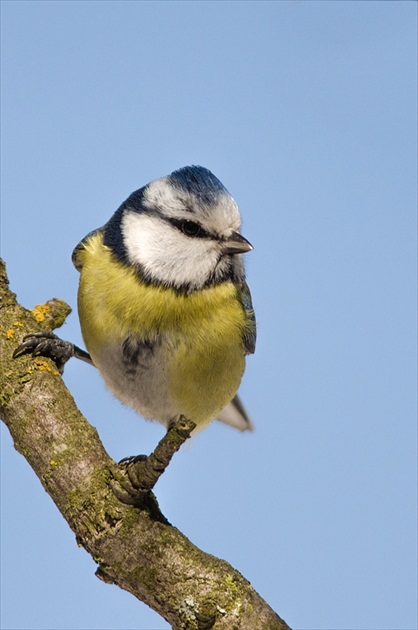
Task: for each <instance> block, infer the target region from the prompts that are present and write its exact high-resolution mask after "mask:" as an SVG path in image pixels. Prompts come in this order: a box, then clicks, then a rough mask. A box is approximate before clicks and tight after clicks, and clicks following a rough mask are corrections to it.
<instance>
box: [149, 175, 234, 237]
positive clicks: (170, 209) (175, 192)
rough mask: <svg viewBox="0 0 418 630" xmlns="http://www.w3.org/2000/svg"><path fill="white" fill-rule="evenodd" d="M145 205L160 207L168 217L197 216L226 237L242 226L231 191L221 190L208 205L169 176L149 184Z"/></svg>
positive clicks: (204, 223)
mask: <svg viewBox="0 0 418 630" xmlns="http://www.w3.org/2000/svg"><path fill="white" fill-rule="evenodd" d="M143 205H144V206H145V208H149V209H150V210H151V209H157V210H159V211H160V212H161V213H162V214H164V216H166V217H167V218H176V219H190V220H191V221H193V220H195V219H196V220H198V221H199V222H200V224H201V225H202V227H203V228H204V229H205V230H206V231H207V232H209V233H211V234H219V235H220V236H222V237H225V238H228V236H230V235H231V234H232V232H238V231H239V228H240V225H241V217H240V213H239V209H238V206H237V204H236V203H235V200H234V199H233V197H231V195H230V194H229V193H227V192H224V193H223V192H220V193H219V196H218V197H217V198H216V200H215V201H214V202H213V203H211V204H210V205H208V204H207V203H205V202H204V201H202V200H201V199H199V197H197V196H196V195H194V194H193V193H190V192H187V191H186V190H181V189H180V188H175V187H174V186H173V185H172V184H171V183H170V181H169V180H168V178H167V177H162V178H161V179H157V180H155V181H154V182H151V183H150V184H148V186H147V187H146V189H145V191H144V199H143Z"/></svg>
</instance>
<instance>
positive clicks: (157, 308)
mask: <svg viewBox="0 0 418 630" xmlns="http://www.w3.org/2000/svg"><path fill="white" fill-rule="evenodd" d="M78 256H79V259H80V263H81V267H82V268H81V277H80V286H79V294H78V308H79V315H80V323H81V328H82V333H83V337H84V341H85V344H86V347H87V349H88V351H89V352H90V354H91V356H92V358H93V361H94V362H95V363H96V365H97V367H98V368H99V370H100V364H99V363H100V360H99V357H100V352H101V349H102V348H103V347H104V346H106V345H108V344H109V342H112V344H113V345H114V342H118V341H120V343H121V344H122V342H123V340H124V339H126V337H127V336H136V337H138V338H141V339H149V340H151V341H153V340H157V339H162V340H163V341H162V343H163V348H162V352H163V357H164V360H163V361H162V362H161V370H163V371H165V374H166V377H167V378H166V380H167V383H168V385H167V391H166V392H161V397H162V399H163V398H164V397H165V404H166V406H167V405H168V401H169V403H170V405H171V406H172V408H173V412H174V411H176V413H183V414H184V415H186V416H187V417H188V418H190V419H192V420H194V421H195V422H197V423H200V424H202V423H203V424H204V423H205V422H207V421H209V420H210V419H211V418H213V417H214V416H215V415H216V414H217V413H218V412H219V411H220V410H221V409H222V408H223V407H224V406H225V405H226V404H227V403H228V402H229V401H230V400H231V398H232V397H233V396H234V395H235V393H236V391H237V389H238V386H239V383H240V380H241V377H242V374H243V371H244V364H245V358H244V347H243V342H242V337H243V332H244V326H245V316H244V310H243V307H242V305H241V303H240V301H239V299H238V294H237V289H236V287H235V285H234V284H233V283H232V282H225V283H222V284H220V285H217V286H214V287H209V288H206V289H203V290H201V291H197V292H195V293H192V294H190V295H183V294H179V293H177V292H176V291H174V290H173V289H170V288H162V287H156V286H152V285H145V284H144V283H143V282H141V281H140V279H139V278H138V276H137V274H136V273H135V272H134V270H133V269H131V268H129V267H126V266H125V265H123V264H122V263H120V262H119V261H117V260H116V259H115V258H114V257H113V256H112V254H111V252H110V250H109V248H107V247H105V246H104V245H103V243H102V236H101V234H96V235H94V236H93V237H91V238H90V239H89V240H88V241H87V243H86V245H85V249H84V250H82V251H80V252H79V254H78ZM105 376H106V375H105ZM110 378H111V375H107V379H106V380H107V381H108V380H109V379H110ZM110 387H111V385H110ZM116 395H117V394H116ZM125 402H126V401H125ZM129 404H131V403H129ZM132 406H134V407H135V408H136V409H137V410H139V411H140V412H141V405H140V401H138V404H137V405H135V404H132ZM158 408H159V407H158V405H156V413H158ZM161 408H162V407H161ZM170 408H171V407H170ZM155 419H156V420H160V421H164V422H165V419H162V418H157V417H156V418H155Z"/></svg>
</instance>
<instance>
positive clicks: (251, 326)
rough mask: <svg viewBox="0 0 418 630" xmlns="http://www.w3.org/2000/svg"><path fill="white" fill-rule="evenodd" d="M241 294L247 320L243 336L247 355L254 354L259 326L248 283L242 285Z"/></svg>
mask: <svg viewBox="0 0 418 630" xmlns="http://www.w3.org/2000/svg"><path fill="white" fill-rule="evenodd" d="M240 292H241V301H242V305H243V307H244V312H245V320H246V326H245V332H244V335H243V342H244V347H245V350H246V352H247V354H254V352H255V342H256V338H257V326H256V321H255V313H254V308H253V302H252V300H251V293H250V289H249V288H248V285H247V283H246V282H243V283H242V285H241V291H240Z"/></svg>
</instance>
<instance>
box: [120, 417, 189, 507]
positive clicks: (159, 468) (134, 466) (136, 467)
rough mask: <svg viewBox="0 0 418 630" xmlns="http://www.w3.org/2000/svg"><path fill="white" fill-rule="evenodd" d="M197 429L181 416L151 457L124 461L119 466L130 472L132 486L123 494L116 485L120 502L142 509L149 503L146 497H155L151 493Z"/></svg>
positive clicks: (139, 456) (126, 458) (141, 456)
mask: <svg viewBox="0 0 418 630" xmlns="http://www.w3.org/2000/svg"><path fill="white" fill-rule="evenodd" d="M195 428H196V424H195V423H194V422H192V421H191V420H187V418H185V417H184V416H179V417H178V418H177V420H175V421H174V422H173V423H170V426H169V429H168V431H167V433H166V434H165V436H164V437H163V438H162V440H160V442H159V443H158V444H157V446H156V448H155V450H154V451H153V453H151V455H149V456H148V457H146V456H145V455H138V456H136V457H125V458H124V459H122V460H121V461H120V462H119V464H120V465H121V466H122V467H123V468H124V469H125V471H126V474H127V476H128V479H129V485H128V484H126V485H124V487H123V490H120V488H118V487H117V486H116V485H115V484H114V485H113V486H112V489H113V492H114V493H115V495H116V496H117V497H118V499H119V500H120V501H122V503H127V504H128V505H135V506H137V507H142V506H143V505H144V501H145V502H146V497H149V496H153V495H152V493H151V492H150V491H151V490H152V489H153V488H154V486H155V484H156V483H157V481H158V479H159V478H160V477H161V475H162V474H163V472H164V471H165V469H166V468H167V466H168V464H169V463H170V461H171V458H172V457H173V455H174V453H176V452H177V451H178V450H179V448H180V446H181V445H182V444H184V442H185V441H186V440H187V439H188V438H189V437H190V434H191V432H192V431H193V429H195ZM129 486H130V487H129ZM148 507H149V506H148Z"/></svg>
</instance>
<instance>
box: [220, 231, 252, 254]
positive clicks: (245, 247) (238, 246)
mask: <svg viewBox="0 0 418 630" xmlns="http://www.w3.org/2000/svg"><path fill="white" fill-rule="evenodd" d="M252 249H254V247H253V246H252V245H251V243H250V242H249V241H247V239H246V238H244V237H243V236H241V234H238V232H232V234H231V236H230V237H229V238H228V239H227V240H226V241H224V242H223V243H222V253H223V254H245V252H250V251H251V250H252Z"/></svg>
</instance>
